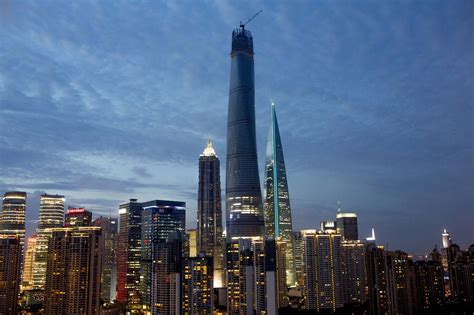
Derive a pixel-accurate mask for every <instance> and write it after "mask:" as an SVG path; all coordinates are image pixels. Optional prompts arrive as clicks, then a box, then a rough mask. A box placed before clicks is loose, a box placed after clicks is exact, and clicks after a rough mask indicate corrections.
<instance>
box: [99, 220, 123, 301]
mask: <svg viewBox="0 0 474 315" xmlns="http://www.w3.org/2000/svg"><path fill="white" fill-rule="evenodd" d="M93 225H94V226H99V227H100V228H101V232H102V236H101V239H100V240H101V242H102V244H101V248H102V253H101V258H102V273H101V276H100V298H101V300H102V301H104V302H105V303H110V302H112V301H113V300H115V298H116V293H117V292H116V287H117V260H116V258H117V257H116V255H117V237H118V220H117V218H111V217H103V216H100V217H98V218H97V219H95V220H94V222H93Z"/></svg>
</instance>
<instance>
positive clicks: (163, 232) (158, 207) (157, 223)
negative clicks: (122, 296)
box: [140, 200, 186, 309]
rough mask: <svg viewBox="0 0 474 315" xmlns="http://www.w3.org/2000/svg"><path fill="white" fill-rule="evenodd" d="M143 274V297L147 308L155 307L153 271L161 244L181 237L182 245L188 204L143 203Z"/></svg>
mask: <svg viewBox="0 0 474 315" xmlns="http://www.w3.org/2000/svg"><path fill="white" fill-rule="evenodd" d="M141 206H142V208H143V211H142V227H141V244H142V246H141V263H140V265H141V271H140V296H141V303H142V305H143V307H144V308H145V309H151V308H152V292H151V291H152V286H153V283H152V281H153V270H154V268H155V267H154V265H155V264H156V263H158V262H157V257H158V256H157V255H158V254H159V253H157V250H158V249H157V247H156V246H157V244H158V243H163V242H167V241H169V238H170V235H175V234H178V235H179V236H180V242H182V238H183V236H184V235H185V228H186V203H185V202H181V201H169V200H152V201H148V202H143V203H142V204H141Z"/></svg>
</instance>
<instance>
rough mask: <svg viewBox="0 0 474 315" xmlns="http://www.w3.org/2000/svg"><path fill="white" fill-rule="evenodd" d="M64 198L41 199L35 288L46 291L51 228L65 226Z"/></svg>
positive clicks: (42, 197) (45, 197) (34, 275)
mask: <svg viewBox="0 0 474 315" xmlns="http://www.w3.org/2000/svg"><path fill="white" fill-rule="evenodd" d="M64 200H65V199H64V196H61V195H48V194H43V195H41V197H40V210H39V217H38V226H37V229H36V233H37V240H36V251H35V257H34V269H33V287H34V288H35V289H44V286H45V284H46V264H47V261H48V242H49V237H50V236H51V231H50V230H49V229H50V228H59V227H63V226H64Z"/></svg>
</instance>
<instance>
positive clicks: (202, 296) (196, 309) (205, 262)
mask: <svg viewBox="0 0 474 315" xmlns="http://www.w3.org/2000/svg"><path fill="white" fill-rule="evenodd" d="M213 264H214V263H213V259H212V257H211V256H206V255H205V254H204V253H200V254H199V255H198V256H197V257H191V258H188V259H187V261H186V262H185V266H184V276H183V285H184V296H183V312H184V313H185V314H209V315H211V314H213V296H212V288H213V285H212V281H213V277H214V276H213Z"/></svg>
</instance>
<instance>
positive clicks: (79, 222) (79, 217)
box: [64, 207, 92, 227]
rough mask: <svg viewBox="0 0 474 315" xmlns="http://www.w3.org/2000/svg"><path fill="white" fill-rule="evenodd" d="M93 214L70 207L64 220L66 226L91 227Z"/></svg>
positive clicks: (83, 209) (82, 209)
mask: <svg viewBox="0 0 474 315" xmlns="http://www.w3.org/2000/svg"><path fill="white" fill-rule="evenodd" d="M91 225H92V212H90V211H88V210H86V209H85V208H73V207H68V209H67V212H66V217H65V218H64V226H65V227H70V226H91Z"/></svg>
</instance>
